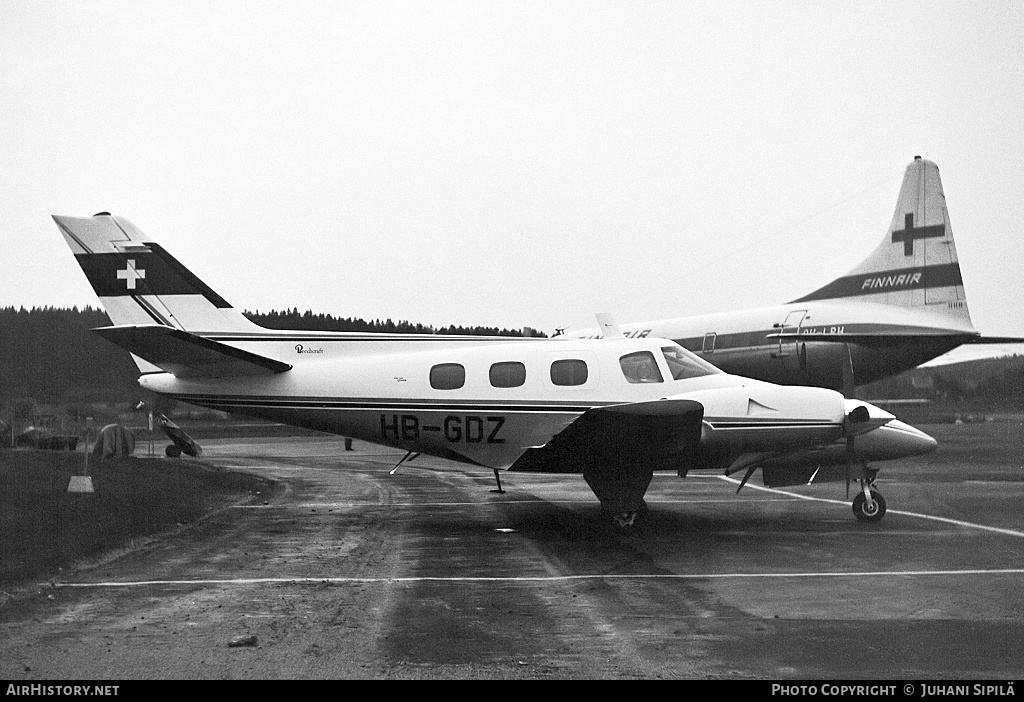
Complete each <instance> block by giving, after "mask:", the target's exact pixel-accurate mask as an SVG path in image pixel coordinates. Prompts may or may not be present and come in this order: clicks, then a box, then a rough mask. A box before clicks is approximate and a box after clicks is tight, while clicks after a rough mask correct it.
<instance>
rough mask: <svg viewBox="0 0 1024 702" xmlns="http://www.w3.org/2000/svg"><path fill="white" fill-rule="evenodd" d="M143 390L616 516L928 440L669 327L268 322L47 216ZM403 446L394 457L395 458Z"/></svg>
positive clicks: (173, 263) (877, 501)
mask: <svg viewBox="0 0 1024 702" xmlns="http://www.w3.org/2000/svg"><path fill="white" fill-rule="evenodd" d="M54 219H55V221H56V222H57V225H58V227H59V228H60V230H61V232H62V234H63V235H64V238H65V240H66V241H67V243H68V245H69V246H70V247H71V249H72V251H73V252H74V254H75V257H76V259H77V260H78V262H79V264H80V265H81V267H82V270H83V271H84V272H85V274H86V276H87V278H88V279H89V281H90V283H91V284H92V285H93V288H94V290H95V291H96V293H97V295H98V296H99V298H100V300H101V302H102V304H103V306H104V308H105V309H106V311H107V313H108V314H109V315H110V318H111V320H112V322H113V323H114V326H111V327H104V328H102V329H97V330H95V331H96V332H97V333H98V334H100V335H101V336H103V337H104V338H106V339H108V340H109V341H111V342H113V343H115V344H117V345H118V346H120V347H122V348H124V349H126V350H128V351H129V352H131V353H132V354H133V356H134V358H135V360H136V362H137V364H138V366H139V370H140V372H141V374H142V375H141V378H140V383H141V384H142V386H143V387H145V388H147V389H149V390H152V391H153V392H156V393H159V394H161V395H163V396H166V397H169V398H173V399H175V400H179V401H182V402H187V403H190V404H193V405H199V406H203V407H210V408H214V409H218V410H224V411H226V412H231V413H236V414H242V415H247V416H252V417H261V418H265V419H270V420H274V421H278V422H285V423H288V424H292V425H295V426H300V427H306V428H311V429H317V430H321V431H327V432H331V433H334V434H340V435H343V436H346V437H351V438H358V439H362V440H365V441H369V442H373V443H377V444H383V445H387V446H394V447H397V448H400V449H403V450H405V451H406V452H407V454H406V456H407V457H408V456H413V455H415V454H419V453H425V454H430V455H434V456H439V457H442V458H448V459H452V460H457V461H461V462H465V463H470V464H474V465H479V466H484V467H487V468H490V469H492V470H494V471H495V475H496V476H497V471H499V470H503V469H504V470H511V471H527V472H557V473H576V474H582V476H583V478H584V479H585V480H586V481H587V484H588V485H590V487H591V488H592V489H593V491H594V493H595V495H596V496H597V497H598V499H599V501H600V502H601V506H602V508H603V509H604V510H605V511H606V512H607V513H609V514H610V515H612V516H613V519H614V520H615V522H616V523H617V524H619V525H620V526H629V525H632V524H633V521H634V519H635V518H636V516H637V515H638V514H640V513H641V512H642V510H643V508H644V502H643V496H644V494H645V492H646V489H647V486H648V484H649V483H650V480H651V477H652V475H653V473H654V472H655V471H662V470H671V471H673V472H676V473H677V474H678V475H679V476H685V475H686V474H687V473H688V472H689V471H691V470H719V471H725V472H726V473H727V474H732V473H735V472H738V471H741V470H742V471H746V472H745V475H744V478H743V482H742V483H741V487H742V484H743V483H745V482H746V481H747V479H749V478H750V476H751V475H752V473H753V472H754V471H755V470H761V472H762V477H763V480H764V482H765V484H767V485H795V484H805V483H808V482H812V481H813V482H826V481H831V480H842V479H843V478H844V477H845V479H846V480H847V481H849V480H851V479H857V480H860V481H861V484H862V490H861V492H860V494H859V495H858V497H857V498H856V499H855V500H854V513H855V514H856V515H857V516H858V517H859V518H861V519H868V520H876V519H879V518H881V516H882V515H883V514H884V512H885V504H884V500H883V499H882V497H881V495H880V494H878V492H877V490H874V489H872V487H871V486H872V484H873V482H874V477H875V474H876V472H877V471H876V469H874V468H871V467H869V466H868V461H881V460H892V459H897V458H902V457H905V456H910V455H915V454H918V453H922V452H925V451H929V450H931V449H933V448H934V447H935V445H936V444H935V441H934V440H933V439H932V438H931V437H929V436H928V435H926V434H924V433H923V432H920V431H918V430H916V429H914V428H912V427H909V426H907V425H905V424H903V423H901V422H899V421H898V420H896V419H895V417H893V416H892V415H891V414H889V413H887V412H884V411H883V410H881V409H879V408H877V407H873V406H871V405H869V404H867V403H864V402H861V401H857V400H846V399H845V398H844V397H843V396H842V395H841V394H840V393H837V392H835V391H833V390H829V389H823V388H810V387H786V386H782V385H775V384H771V383H766V382H763V381H759V380H751V379H747V378H743V377H739V376H736V375H730V374H728V373H724V372H722V371H721V370H719V369H718V368H716V367H715V366H714V365H712V364H710V363H707V362H705V361H702V360H701V359H699V358H697V357H696V356H695V355H693V354H691V353H690V352H688V351H686V350H685V349H683V348H681V347H680V346H679V345H678V344H675V343H673V342H672V341H670V340H666V339H661V338H655V337H654V336H653V334H651V333H648V334H646V335H644V336H643V337H642V338H626V337H625V336H623V335H622V333H621V331H620V330H618V329H616V328H615V326H614V324H613V323H611V322H602V324H603V325H604V326H603V328H604V329H605V331H606V332H607V333H608V334H609V336H610V338H607V339H600V340H596V339H570V338H566V337H560V338H554V339H538V338H525V339H523V338H520V339H511V338H508V337H477V336H459V337H456V336H444V335H434V334H405V335H402V334H360V333H345V332H334V333H322V332H308V331H276V330H271V329H265V328H263V327H260V326H258V325H256V324H253V323H252V322H251V321H249V320H248V319H247V318H245V316H244V315H242V314H241V313H240V312H238V311H237V310H236V309H235V308H233V307H232V306H231V305H229V304H228V303H227V302H226V301H225V300H224V299H223V298H221V297H220V296H219V295H217V294H216V293H215V292H213V290H211V289H210V288H209V287H208V286H207V285H206V284H205V283H203V282H202V281H200V280H199V279H198V278H196V277H195V275H194V274H192V273H191V272H190V271H189V270H188V269H187V268H185V267H184V266H183V265H182V264H180V263H179V262H178V261H177V260H176V259H174V258H173V257H172V256H171V255H170V254H169V253H168V252H167V251H166V250H164V249H163V248H162V247H161V246H160V245H159V244H157V243H156V242H154V241H152V240H150V239H149V238H148V237H146V236H145V235H144V234H143V233H142V232H141V231H139V230H138V229H137V228H136V227H135V226H134V225H133V224H132V223H131V222H129V221H128V220H126V219H123V218H120V217H113V216H111V215H109V214H107V213H100V214H99V215H96V216H93V217H86V218H76V217H55V218H54ZM403 460H405V459H403Z"/></svg>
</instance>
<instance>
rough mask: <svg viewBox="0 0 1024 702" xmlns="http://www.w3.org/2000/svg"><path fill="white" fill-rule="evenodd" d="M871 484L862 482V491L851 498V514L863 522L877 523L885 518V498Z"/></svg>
mask: <svg viewBox="0 0 1024 702" xmlns="http://www.w3.org/2000/svg"><path fill="white" fill-rule="evenodd" d="M872 482H874V481H872ZM872 482H868V481H863V484H864V489H863V490H861V491H860V492H858V493H857V496H856V497H854V498H853V514H854V516H855V517H857V519H859V520H861V521H864V522H878V521H881V519H882V517H884V516H885V498H884V497H882V493H880V492H879V491H878V490H876V489H875V488H874V487H873V486H872Z"/></svg>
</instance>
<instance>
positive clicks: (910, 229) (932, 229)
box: [892, 212, 946, 256]
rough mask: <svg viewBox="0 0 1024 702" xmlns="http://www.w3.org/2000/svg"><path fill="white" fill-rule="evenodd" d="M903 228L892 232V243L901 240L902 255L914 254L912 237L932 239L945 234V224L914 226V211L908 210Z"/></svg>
mask: <svg viewBox="0 0 1024 702" xmlns="http://www.w3.org/2000/svg"><path fill="white" fill-rule="evenodd" d="M903 222H904V226H903V229H900V230H899V231H894V232H893V233H892V243H894V244H895V243H897V242H899V241H902V242H903V255H904V256H913V255H914V239H934V238H935V237H940V236H945V235H946V225H945V224H933V225H931V226H929V227H919V228H915V227H914V213H913V212H908V213H907V214H906V216H905V217H904V219H903Z"/></svg>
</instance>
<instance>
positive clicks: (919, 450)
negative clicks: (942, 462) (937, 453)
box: [856, 419, 939, 461]
mask: <svg viewBox="0 0 1024 702" xmlns="http://www.w3.org/2000/svg"><path fill="white" fill-rule="evenodd" d="M938 445H939V442H938V441H936V440H935V439H933V438H932V437H930V436H928V435H927V434H925V433H924V432H923V431H921V430H920V429H916V428H914V427H912V426H910V425H909V424H905V423H904V422H901V421H900V420H898V419H892V420H890V421H888V422H886V423H885V424H883V425H882V426H880V427H878V428H877V429H874V430H872V431H869V432H867V433H866V434H861V435H860V436H858V437H857V438H856V447H857V453H859V454H860V455H861V456H862V457H864V458H865V459H867V460H875V461H888V460H893V459H896V458H906V457H908V456H919V455H921V454H923V453H928V452H929V451H934V450H935V447H936V446H938Z"/></svg>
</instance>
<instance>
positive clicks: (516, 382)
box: [490, 361, 526, 388]
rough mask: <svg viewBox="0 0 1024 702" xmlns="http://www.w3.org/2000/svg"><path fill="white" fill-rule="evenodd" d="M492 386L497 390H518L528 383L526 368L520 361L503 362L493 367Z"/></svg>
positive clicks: (491, 373)
mask: <svg viewBox="0 0 1024 702" xmlns="http://www.w3.org/2000/svg"><path fill="white" fill-rule="evenodd" d="M490 377H491V385H492V386H494V387H496V388H517V387H519V386H520V385H522V384H523V383H525V382H526V366H524V365H523V364H522V363H520V362H519V361H502V362H501V363H495V364H492V365H491V372H490Z"/></svg>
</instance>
